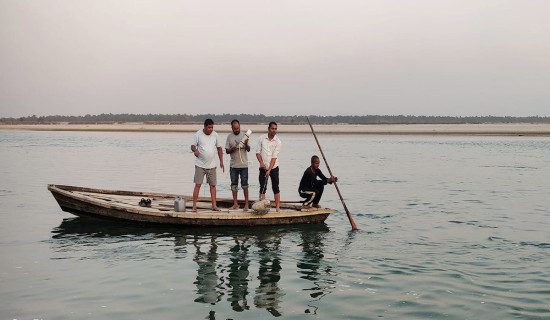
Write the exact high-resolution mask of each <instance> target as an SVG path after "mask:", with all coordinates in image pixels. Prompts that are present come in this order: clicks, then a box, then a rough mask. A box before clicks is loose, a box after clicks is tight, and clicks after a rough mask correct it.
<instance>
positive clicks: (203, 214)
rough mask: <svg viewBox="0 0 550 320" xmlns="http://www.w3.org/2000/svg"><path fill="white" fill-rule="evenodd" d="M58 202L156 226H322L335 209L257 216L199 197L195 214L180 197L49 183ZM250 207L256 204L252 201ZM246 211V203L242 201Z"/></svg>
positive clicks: (290, 208)
mask: <svg viewBox="0 0 550 320" xmlns="http://www.w3.org/2000/svg"><path fill="white" fill-rule="evenodd" d="M48 190H50V191H51V193H52V194H53V196H54V197H55V199H56V200H57V203H58V204H59V206H60V207H61V209H62V210H63V211H67V212H70V213H73V214H75V215H78V216H95V217H102V218H109V219H116V220H124V221H134V222H143V223H154V224H176V225H192V226H269V225H290V224H305V223H321V222H323V221H325V219H326V218H327V217H328V216H329V215H330V214H331V213H333V212H334V209H327V208H320V209H315V210H312V211H305V212H304V211H301V210H300V208H301V206H300V205H297V204H289V203H281V205H280V212H276V211H275V209H274V208H271V209H270V211H269V212H268V213H265V214H257V213H254V212H253V211H252V209H249V211H246V212H245V211H243V209H238V210H230V209H229V208H230V207H231V206H233V199H216V201H217V205H218V207H219V208H220V209H222V211H213V210H212V207H211V201H210V198H205V197H199V199H198V202H197V209H198V210H197V211H198V212H197V213H193V212H191V211H192V205H193V198H192V197H191V196H183V195H177V194H165V193H153V192H135V191H117V190H104V189H93V188H85V187H75V186H65V185H55V184H49V185H48ZM178 197H180V198H182V199H184V200H185V202H186V211H184V212H176V211H174V201H175V200H176V198H178ZM141 199H150V200H151V205H150V207H143V206H140V204H139V203H140V201H141ZM249 203H250V206H251V205H252V204H253V203H254V201H249ZM239 204H240V206H241V208H242V206H243V205H244V200H239Z"/></svg>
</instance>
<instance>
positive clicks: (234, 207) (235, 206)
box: [229, 204, 239, 210]
mask: <svg viewBox="0 0 550 320" xmlns="http://www.w3.org/2000/svg"><path fill="white" fill-rule="evenodd" d="M238 209H239V205H238V204H236V205H234V206H232V207H231V208H229V210H238Z"/></svg>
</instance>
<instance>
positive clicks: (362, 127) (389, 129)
mask: <svg viewBox="0 0 550 320" xmlns="http://www.w3.org/2000/svg"><path fill="white" fill-rule="evenodd" d="M313 126H314V129H315V132H316V133H341V134H454V135H545V136H550V124H549V123H532V124H531V123H487V124H330V125H327V124H313ZM241 127H242V129H245V130H247V129H251V130H252V132H257V133H260V132H266V131H267V124H247V123H242V124H241ZM201 128H202V124H196V123H195V124H181V123H178V124H168V123H163V124H149V123H143V122H125V123H108V124H105V123H97V124H89V123H86V124H78V123H52V124H5V123H0V130H34V131H122V132H124V131H138V132H195V131H197V130H199V129H201ZM278 129H279V132H280V133H309V132H311V131H310V128H309V126H308V125H307V123H306V124H284V123H281V124H279V128H278ZM214 130H216V131H217V132H230V125H229V124H228V123H221V124H216V125H215V127H214Z"/></svg>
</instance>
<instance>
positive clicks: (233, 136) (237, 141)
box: [225, 120, 250, 211]
mask: <svg viewBox="0 0 550 320" xmlns="http://www.w3.org/2000/svg"><path fill="white" fill-rule="evenodd" d="M231 130H232V131H233V132H232V133H230V134H228V135H227V139H226V141H225V152H226V153H228V154H229V155H230V157H231V161H230V164H229V176H230V177H231V192H232V193H233V206H232V207H231V208H230V209H232V210H236V209H239V204H238V202H237V190H238V189H239V176H240V177H241V187H242V188H243V192H244V208H243V211H248V154H247V152H249V151H250V146H249V145H248V135H247V134H245V133H244V132H241V124H240V123H239V120H233V121H231Z"/></svg>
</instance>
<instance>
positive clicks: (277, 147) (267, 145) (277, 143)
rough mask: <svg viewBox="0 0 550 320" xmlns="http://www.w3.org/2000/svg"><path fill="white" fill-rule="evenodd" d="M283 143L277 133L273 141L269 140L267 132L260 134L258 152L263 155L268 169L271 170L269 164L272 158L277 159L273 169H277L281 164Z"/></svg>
mask: <svg viewBox="0 0 550 320" xmlns="http://www.w3.org/2000/svg"><path fill="white" fill-rule="evenodd" d="M282 145H283V144H282V142H281V139H279V137H278V136H277V135H275V137H274V138H273V139H271V141H269V138H268V135H267V133H265V134H262V135H261V136H260V140H258V146H257V147H256V153H259V154H260V156H261V157H262V160H263V161H264V165H265V169H266V170H269V164H270V163H271V159H272V158H275V159H276V160H275V165H273V168H271V169H275V168H277V167H278V166H279V152H281V147H282Z"/></svg>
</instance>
